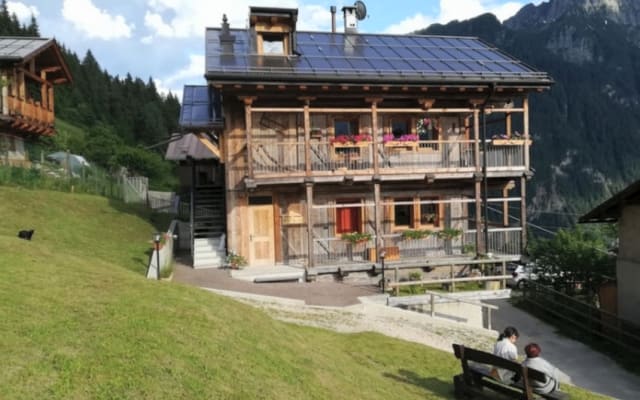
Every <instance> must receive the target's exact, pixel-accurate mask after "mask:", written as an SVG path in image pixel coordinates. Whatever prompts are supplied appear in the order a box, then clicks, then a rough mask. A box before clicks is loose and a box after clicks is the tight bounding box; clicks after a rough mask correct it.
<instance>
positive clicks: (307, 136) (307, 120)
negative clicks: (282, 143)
mask: <svg viewBox="0 0 640 400" xmlns="http://www.w3.org/2000/svg"><path fill="white" fill-rule="evenodd" d="M303 100H304V111H303V113H304V165H305V175H306V176H311V117H310V116H309V103H310V99H308V98H305V99H303Z"/></svg>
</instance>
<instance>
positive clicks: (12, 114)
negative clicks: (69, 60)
mask: <svg viewBox="0 0 640 400" xmlns="http://www.w3.org/2000/svg"><path fill="white" fill-rule="evenodd" d="M69 82H71V74H70V73H69V70H68V68H67V65H66V64H65V62H64V58H63V57H62V54H61V53H60V49H59V48H58V45H57V44H56V42H55V40H53V39H45V38H38V37H8V36H5V37H0V164H8V165H16V166H29V164H30V161H29V156H28V154H27V151H26V150H25V145H24V144H25V141H26V140H31V139H35V138H38V137H41V136H50V135H53V134H54V133H55V130H54V122H55V114H54V89H53V88H54V86H55V85H57V84H61V83H69Z"/></svg>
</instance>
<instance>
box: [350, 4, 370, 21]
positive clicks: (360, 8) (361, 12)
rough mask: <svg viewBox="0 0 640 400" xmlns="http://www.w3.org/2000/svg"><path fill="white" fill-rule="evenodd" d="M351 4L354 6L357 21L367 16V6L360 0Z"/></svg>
mask: <svg viewBox="0 0 640 400" xmlns="http://www.w3.org/2000/svg"><path fill="white" fill-rule="evenodd" d="M353 6H354V7H355V8H356V18H357V19H358V21H362V20H363V19H365V18H366V17H367V6H365V5H364V3H363V2H362V1H360V0H358V1H356V2H355V3H353Z"/></svg>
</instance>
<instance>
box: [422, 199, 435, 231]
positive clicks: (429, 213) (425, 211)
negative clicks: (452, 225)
mask: <svg viewBox="0 0 640 400" xmlns="http://www.w3.org/2000/svg"><path fill="white" fill-rule="evenodd" d="M434 200H437V199H436V198H424V199H420V225H422V226H424V225H432V226H438V225H439V220H440V212H439V210H440V205H439V204H435V203H424V201H434Z"/></svg>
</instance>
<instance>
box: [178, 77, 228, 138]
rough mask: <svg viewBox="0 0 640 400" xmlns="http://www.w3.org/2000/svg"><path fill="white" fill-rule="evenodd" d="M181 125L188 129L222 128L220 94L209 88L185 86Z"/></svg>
mask: <svg viewBox="0 0 640 400" xmlns="http://www.w3.org/2000/svg"><path fill="white" fill-rule="evenodd" d="M179 124H180V126H181V127H183V128H186V129H191V128H205V129H206V128H212V127H218V126H222V99H221V96H220V93H219V92H218V91H217V90H215V89H213V88H210V87H208V86H193V85H188V86H185V87H184V89H183V92H182V107H181V108H180V120H179Z"/></svg>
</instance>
